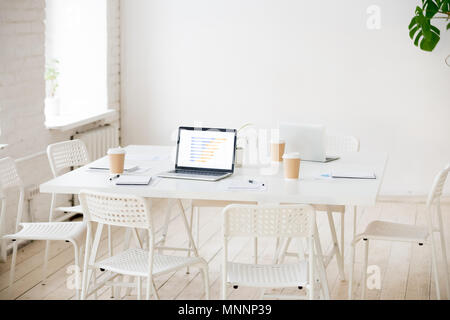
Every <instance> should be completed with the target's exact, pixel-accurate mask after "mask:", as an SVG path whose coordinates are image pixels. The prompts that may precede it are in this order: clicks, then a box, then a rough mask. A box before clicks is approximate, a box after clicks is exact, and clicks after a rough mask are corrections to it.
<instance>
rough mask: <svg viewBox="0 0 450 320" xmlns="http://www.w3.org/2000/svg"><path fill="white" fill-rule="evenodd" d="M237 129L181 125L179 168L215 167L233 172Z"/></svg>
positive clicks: (179, 133)
mask: <svg viewBox="0 0 450 320" xmlns="http://www.w3.org/2000/svg"><path fill="white" fill-rule="evenodd" d="M235 148H236V130H234V129H213V128H192V127H180V128H179V132H178V147H177V161H176V168H177V169H183V168H186V169H194V168H195V169H214V170H223V171H228V172H233V170H234V151H235Z"/></svg>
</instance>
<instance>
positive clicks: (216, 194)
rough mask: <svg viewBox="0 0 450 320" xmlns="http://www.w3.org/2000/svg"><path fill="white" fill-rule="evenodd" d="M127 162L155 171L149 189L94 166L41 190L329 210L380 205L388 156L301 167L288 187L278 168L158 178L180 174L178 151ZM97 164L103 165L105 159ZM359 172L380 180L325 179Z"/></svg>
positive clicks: (155, 150) (151, 150)
mask: <svg viewBox="0 0 450 320" xmlns="http://www.w3.org/2000/svg"><path fill="white" fill-rule="evenodd" d="M126 150H127V155H126V162H128V161H130V162H132V163H133V164H137V165H139V166H140V167H146V168H150V170H149V171H148V172H146V173H145V174H150V175H152V176H154V178H153V179H152V181H151V182H150V184H149V185H147V186H116V185H115V182H114V180H113V181H110V180H109V179H108V177H109V174H108V173H106V172H93V171H92V170H89V165H87V166H83V167H81V168H78V169H76V170H73V171H70V172H68V173H66V174H64V175H61V176H59V177H57V178H54V179H52V180H50V181H48V182H45V183H43V184H41V185H40V191H41V192H43V193H57V194H78V193H79V192H80V191H81V190H83V189H89V190H95V191H104V192H113V193H125V194H127V193H129V194H134V195H138V196H142V197H148V198H173V199H198V200H222V201H229V202H233V201H248V202H259V203H308V204H324V205H347V206H350V205H352V206H359V205H364V206H367V205H374V204H375V202H376V199H377V196H378V191H379V189H380V185H381V182H382V178H383V173H384V168H385V164H386V159H387V156H386V154H374V153H361V152H360V153H354V154H348V155H344V156H342V157H341V159H339V160H336V161H332V162H328V163H316V162H305V161H303V162H301V165H300V179H298V180H294V181H288V180H285V179H284V178H283V170H282V169H283V168H282V166H280V170H278V172H275V173H274V172H273V171H274V170H272V169H273V168H274V167H273V166H272V167H270V168H267V167H244V168H236V169H235V171H234V174H233V175H232V176H231V177H228V178H226V179H223V180H220V181H217V182H207V181H196V180H182V179H166V178H158V177H156V175H157V174H158V173H160V172H162V171H166V170H170V169H173V168H174V160H173V158H174V157H173V153H174V147H169V146H138V145H130V146H128V147H126ZM97 161H103V160H102V159H100V160H97ZM342 167H345V168H347V167H354V168H357V170H371V171H373V172H374V173H375V175H376V177H377V178H376V179H367V180H366V179H327V178H321V177H320V174H322V173H327V172H330V171H331V170H333V168H342ZM248 179H253V180H255V181H257V182H264V183H265V185H266V189H265V190H261V191H254V190H229V189H228V186H229V185H230V184H231V183H235V182H234V181H245V180H248Z"/></svg>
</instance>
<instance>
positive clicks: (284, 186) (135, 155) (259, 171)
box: [40, 145, 387, 279]
mask: <svg viewBox="0 0 450 320" xmlns="http://www.w3.org/2000/svg"><path fill="white" fill-rule="evenodd" d="M126 150H127V154H126V163H132V164H135V165H138V166H139V167H141V168H149V170H148V171H147V172H146V173H145V174H148V175H152V180H151V182H150V184H149V185H146V186H117V185H115V181H114V180H112V181H110V180H109V173H108V172H98V171H92V170H90V169H89V165H86V166H83V167H80V168H78V169H75V170H73V171H70V172H68V173H66V174H64V175H61V176H59V177H57V178H54V179H52V180H50V181H48V182H45V183H43V184H41V186H40V191H41V192H43V193H55V194H78V193H79V192H80V191H81V190H93V191H103V192H111V193H121V194H133V195H138V196H142V197H146V198H165V199H176V200H180V199H189V200H216V201H221V202H223V201H225V202H231V203H232V202H257V203H260V204H264V203H293V204H315V205H345V206H355V207H356V206H371V205H375V203H376V200H377V196H378V192H379V189H380V185H381V183H382V179H383V174H384V170H385V166H386V161H387V155H386V154H385V153H363V152H359V153H353V154H348V155H343V156H342V157H341V158H340V159H338V160H336V161H332V162H328V163H317V162H301V165H300V178H299V179H298V180H285V179H284V178H283V167H282V165H280V166H278V165H274V164H271V165H268V166H260V167H244V168H235V171H234V174H233V175H232V176H231V177H228V178H226V179H223V180H220V181H217V182H207V181H196V180H182V179H167V178H158V177H156V175H157V174H158V173H160V172H163V171H167V170H171V169H173V168H174V158H175V147H171V146H142V145H130V146H127V147H126ZM105 160H106V159H104V158H102V159H99V160H97V161H96V162H98V161H102V162H104V161H105ZM277 168H278V169H279V170H277ZM343 168H344V169H346V168H352V169H353V170H358V171H360V170H361V171H373V172H374V173H375V175H376V179H341V178H340V179H332V178H323V177H321V174H326V173H330V172H331V171H332V170H333V169H343ZM249 179H252V180H255V181H256V182H261V183H264V184H265V188H264V189H263V190H230V189H229V186H230V184H234V185H236V184H237V185H239V183H240V182H241V181H248V180H249ZM180 207H181V209H182V210H184V209H183V206H181V204H180ZM183 215H184V219H186V216H185V214H184V212H183ZM191 218H192V217H191ZM355 223H356V210H355V211H354V224H355ZM330 227H332V233H334V235H333V237H334V239H333V241H334V242H335V246H334V247H333V250H332V252H331V253H332V254H331V255H330V256H329V257H328V259H329V260H331V258H332V257H333V255H336V258H337V262H338V266H339V272H340V275H341V279H343V277H344V275H343V259H342V257H341V256H340V253H339V248H338V247H337V240H336V234H335V230H334V226H331V225H330ZM191 230H192V226H190V227H189V232H190V231H191ZM164 236H165V235H164ZM189 237H190V241H193V238H192V234H189ZM255 248H256V245H255ZM329 260H328V262H326V264H328V263H329Z"/></svg>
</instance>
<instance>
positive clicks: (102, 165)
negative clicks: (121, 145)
mask: <svg viewBox="0 0 450 320" xmlns="http://www.w3.org/2000/svg"><path fill="white" fill-rule="evenodd" d="M138 168H139V166H137V165H135V164H132V163H129V162H127V161H126V160H125V164H124V168H123V171H125V172H133V171H136V170H137V169H138ZM89 169H90V170H100V171H106V170H109V160H108V159H107V158H105V159H101V160H98V161H95V162H94V163H92V164H90V165H89Z"/></svg>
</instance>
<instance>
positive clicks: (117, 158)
mask: <svg viewBox="0 0 450 320" xmlns="http://www.w3.org/2000/svg"><path fill="white" fill-rule="evenodd" d="M125 154H126V151H125V149H123V148H120V147H119V148H111V149H109V150H108V157H109V172H110V173H111V174H122V173H123V167H124V164H125Z"/></svg>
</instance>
